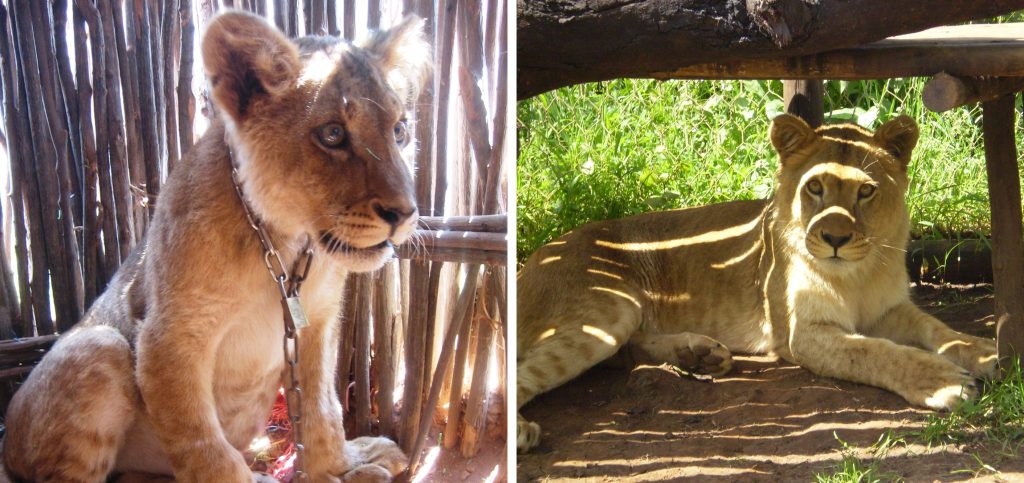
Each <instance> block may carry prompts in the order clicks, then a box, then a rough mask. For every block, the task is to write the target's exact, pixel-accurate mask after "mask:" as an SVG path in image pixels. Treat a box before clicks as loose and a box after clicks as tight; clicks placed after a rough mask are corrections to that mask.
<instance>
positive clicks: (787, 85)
mask: <svg viewBox="0 0 1024 483" xmlns="http://www.w3.org/2000/svg"><path fill="white" fill-rule="evenodd" d="M782 99H783V102H785V106H786V112H788V113H790V114H793V115H795V116H799V117H800V118H802V119H803V120H804V121H807V124H809V125H810V126H811V127H818V126H820V125H821V123H822V122H824V121H825V84H824V82H823V81H822V80H820V79H811V80H784V81H782ZM864 127H868V128H870V127H871V126H864Z"/></svg>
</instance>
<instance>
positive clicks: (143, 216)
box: [111, 1, 149, 245]
mask: <svg viewBox="0 0 1024 483" xmlns="http://www.w3.org/2000/svg"><path fill="white" fill-rule="evenodd" d="M111 7H113V8H112V9H113V12H114V37H115V38H116V43H117V59H118V65H119V67H120V74H121V89H122V90H121V92H123V93H124V96H123V100H124V114H125V116H124V118H125V137H126V139H125V140H126V141H127V144H128V183H129V187H128V202H129V203H130V206H128V207H127V209H130V210H131V214H132V216H131V218H132V222H133V225H132V228H133V239H132V245H134V244H135V243H138V242H139V240H140V239H141V237H142V235H143V234H144V233H145V232H146V226H147V225H148V221H149V213H148V212H147V211H146V203H145V201H146V197H145V195H144V193H145V191H144V189H143V187H144V186H145V184H146V160H145V159H144V157H145V154H146V151H145V144H144V141H143V139H142V113H141V111H140V109H141V107H140V100H139V59H138V46H137V45H136V44H135V42H129V40H130V39H134V38H135V22H134V21H133V16H132V14H131V11H130V10H129V13H128V21H127V22H125V14H124V8H123V4H122V2H120V1H115V2H114V3H113V4H112V5H111Z"/></svg>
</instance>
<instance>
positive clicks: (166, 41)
mask: <svg viewBox="0 0 1024 483" xmlns="http://www.w3.org/2000/svg"><path fill="white" fill-rule="evenodd" d="M178 1H179V0H163V7H164V10H163V15H162V16H161V17H162V18H161V22H162V23H163V24H162V41H161V46H162V47H163V52H162V53H163V58H162V62H163V65H162V67H163V75H164V78H163V99H164V129H165V131H164V133H165V134H164V143H165V144H166V145H167V168H166V171H165V173H169V172H170V171H171V169H173V168H174V165H175V163H177V162H178V152H179V150H178V116H177V112H176V111H177V105H178V102H177V98H176V97H175V92H174V73H175V72H176V71H177V69H176V67H177V60H178V55H177V54H178V50H179V49H180V47H181V20H180V17H179V15H178Z"/></svg>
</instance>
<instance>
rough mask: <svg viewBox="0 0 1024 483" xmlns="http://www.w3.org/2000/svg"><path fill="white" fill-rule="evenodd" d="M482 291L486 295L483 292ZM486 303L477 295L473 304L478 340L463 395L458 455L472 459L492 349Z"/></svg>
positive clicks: (483, 412) (480, 429)
mask: <svg viewBox="0 0 1024 483" xmlns="http://www.w3.org/2000/svg"><path fill="white" fill-rule="evenodd" d="M483 292H486V290H484V291H483ZM488 303H489V300H488V297H486V296H481V297H480V298H479V300H478V301H477V307H478V308H477V310H476V315H475V316H474V318H475V319H476V321H477V323H478V329H479V339H478V340H477V347H476V358H475V363H474V366H473V380H472V382H471V384H470V388H469V394H468V395H467V396H466V413H465V415H464V416H463V421H464V424H463V426H462V443H461V445H460V447H461V450H462V456H463V457H465V458H472V457H473V456H475V455H476V453H477V451H479V449H480V440H481V439H482V436H483V431H484V428H485V427H486V424H487V405H488V402H489V398H488V394H487V374H488V372H489V371H488V366H489V365H490V357H489V356H490V354H491V349H492V347H493V345H494V344H493V337H494V329H493V328H492V327H491V321H490V320H489V319H488V314H487V310H485V309H484V308H483V307H485V306H487V305H488Z"/></svg>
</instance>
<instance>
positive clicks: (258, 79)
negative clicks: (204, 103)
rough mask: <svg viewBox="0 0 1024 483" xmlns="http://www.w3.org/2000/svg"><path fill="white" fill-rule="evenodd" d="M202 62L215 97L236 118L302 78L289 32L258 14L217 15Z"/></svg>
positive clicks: (239, 119)
mask: <svg viewBox="0 0 1024 483" xmlns="http://www.w3.org/2000/svg"><path fill="white" fill-rule="evenodd" d="M203 65H204V66H205V67H206V72H207V74H209V76H210V84H211V85H212V86H213V99H214V101H215V102H216V104H217V107H219V108H220V109H221V110H223V111H224V112H226V113H227V114H228V115H229V116H230V117H231V118H232V120H234V121H235V122H238V123H240V122H242V121H244V120H245V117H246V114H247V113H248V111H249V108H250V107H251V106H252V104H253V102H256V101H258V100H260V99H261V98H264V97H267V98H272V97H274V96H277V95H280V94H281V93H282V92H284V91H285V90H286V89H287V88H289V87H291V86H292V85H294V84H295V82H296V80H297V79H298V77H299V70H300V68H301V66H300V64H299V53H298V50H297V49H296V48H295V45H294V44H292V43H291V42H290V41H289V40H288V39H287V38H285V36H284V35H282V34H281V33H280V32H278V31H277V29H275V28H274V27H272V26H271V25H270V24H268V23H267V22H266V21H265V20H263V19H262V18H260V17H257V16H255V15H251V14H248V13H243V12H229V13H225V14H222V15H219V16H217V17H215V18H214V19H213V20H211V21H210V23H209V25H208V26H207V27H206V33H205V34H204V35H203Z"/></svg>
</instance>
